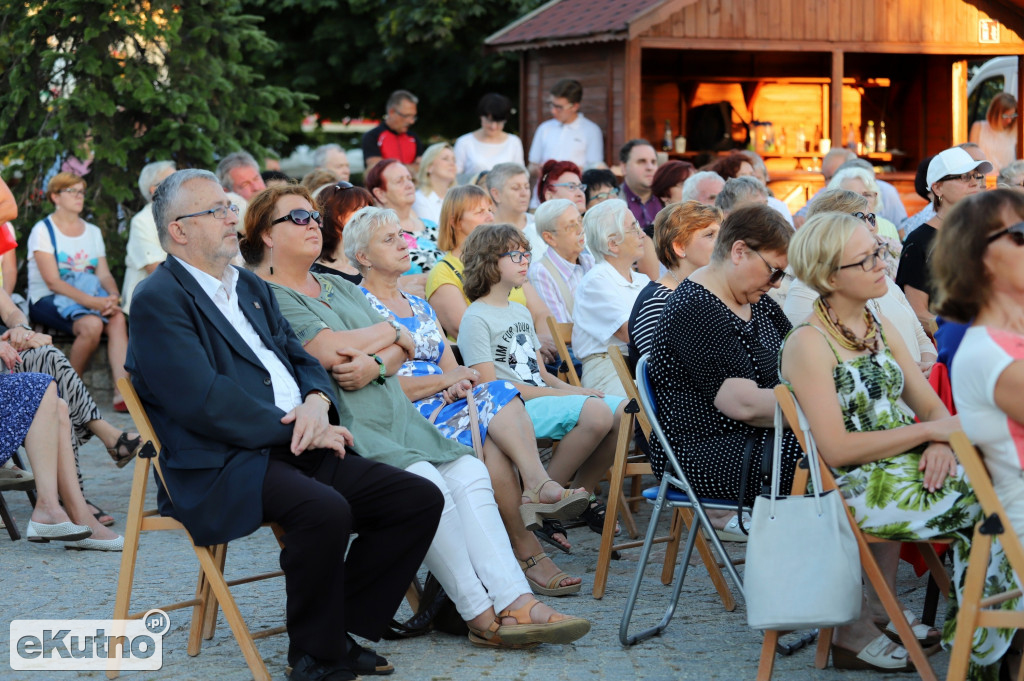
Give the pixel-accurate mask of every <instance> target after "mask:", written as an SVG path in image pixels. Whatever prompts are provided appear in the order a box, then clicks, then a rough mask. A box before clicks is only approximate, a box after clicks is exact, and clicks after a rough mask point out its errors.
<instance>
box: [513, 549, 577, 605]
mask: <svg viewBox="0 0 1024 681" xmlns="http://www.w3.org/2000/svg"><path fill="white" fill-rule="evenodd" d="M547 557H548V554H546V553H544V552H543V551H541V552H540V553H538V554H537V555H536V556H530V557H529V558H527V559H526V560H519V559H516V560H519V567H521V568H522V569H523V574H524V575H526V581H528V582H529V583H530V587H531V588H532V589H533V592H534V593H538V594H540V595H541V596H568V595H570V594H574V593H579V591H580V586H582V584H570V585H568V586H559V584H561V583H562V580H563V579H567V578H569V577H571V576H572V575H570V574H569V573H567V572H559V573H558V574H557V575H555V576H554V577H552V578H551V579H549V580H548V583H547V586H545V585H542V584H541V583H540V582H538V581H536V580H535V579H533V578H532V577H530V575H527V574H526V571H527V570H529V569H530V568H532V567H535V566H536V565H537V564H538V563H539V562H540V561H542V560H544V559H545V558H547Z"/></svg>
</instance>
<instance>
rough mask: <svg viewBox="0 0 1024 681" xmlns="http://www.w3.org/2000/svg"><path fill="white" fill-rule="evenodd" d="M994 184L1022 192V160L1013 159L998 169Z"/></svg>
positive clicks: (1023, 187)
mask: <svg viewBox="0 0 1024 681" xmlns="http://www.w3.org/2000/svg"><path fill="white" fill-rule="evenodd" d="M996 186H999V187H1005V188H1006V189H1013V190H1015V191H1018V192H1024V161H1014V162H1013V163H1011V164H1009V165H1008V166H1006V167H1004V168H1003V169H1002V170H1000V171H999V176H998V177H996Z"/></svg>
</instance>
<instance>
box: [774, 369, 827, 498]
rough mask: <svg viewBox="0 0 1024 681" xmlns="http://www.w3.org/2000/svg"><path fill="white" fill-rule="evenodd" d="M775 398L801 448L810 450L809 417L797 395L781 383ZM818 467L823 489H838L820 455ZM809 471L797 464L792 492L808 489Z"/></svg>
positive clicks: (801, 491)
mask: <svg viewBox="0 0 1024 681" xmlns="http://www.w3.org/2000/svg"><path fill="white" fill-rule="evenodd" d="M775 399H777V400H778V401H779V406H780V407H782V415H783V416H785V417H786V421H787V422H788V423H789V427H790V428H791V429H792V431H793V434H794V435H796V439H797V441H798V442H799V443H800V448H801V449H802V450H804V454H807V453H808V452H810V448H809V447H808V445H807V433H806V432H805V429H806V428H807V417H806V416H804V413H803V410H802V409H800V404H799V403H798V402H797V401H796V396H795V395H794V394H793V393H792V392H791V391H790V390H789V388H787V387H786V386H784V385H782V384H781V383H780V384H778V385H777V386H775ZM818 463H819V466H818V468H819V469H820V471H821V486H822V491H825V490H830V489H836V479H835V477H833V475H832V469H831V468H829V467H828V465H827V464H826V463H825V462H824V461H822V460H821V457H820V456H819V457H818ZM808 477H809V473H808V471H807V469H806V468H804V467H802V466H797V469H796V473H795V474H794V476H793V487H792V490H791V493H792V494H803V493H804V492H805V491H806V490H807V478H808Z"/></svg>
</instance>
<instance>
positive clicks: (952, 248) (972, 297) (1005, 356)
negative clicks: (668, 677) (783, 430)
mask: <svg viewBox="0 0 1024 681" xmlns="http://www.w3.org/2000/svg"><path fill="white" fill-rule="evenodd" d="M932 267H933V271H934V273H935V289H936V292H935V293H936V299H937V302H936V309H937V310H938V312H939V314H941V315H942V317H943V318H944V319H951V320H954V321H958V322H963V323H967V324H970V327H969V328H968V330H967V332H966V334H965V335H964V338H963V341H962V342H961V343H960V348H959V350H958V351H957V354H956V362H954V363H953V368H952V370H951V374H952V375H951V380H952V384H953V394H954V395H955V396H956V407H957V410H958V412H959V416H960V421H961V423H962V424H963V429H964V432H965V433H966V434H967V436H968V437H969V438H970V439H971V442H973V443H974V445H975V446H976V447H978V449H979V450H980V451H981V454H982V456H983V457H984V459H985V465H986V466H987V468H988V471H989V475H990V476H991V478H992V485H993V487H995V490H996V494H997V495H998V496H999V500H1000V501H1001V502H1002V504H1003V506H1004V507H1005V508H1006V513H1007V515H1008V516H1009V521H1010V524H1011V525H1012V526H1013V529H1014V530H1015V531H1016V533H1017V535H1018V536H1024V464H1022V463H1021V462H1022V461H1024V456H1022V452H1021V441H1020V435H1019V433H1020V432H1021V430H1022V429H1024V410H1022V409H1021V405H1022V402H1021V399H1020V395H1021V392H1022V391H1024V276H1022V274H1024V195H1022V194H1020V193H1019V192H1016V191H1013V190H1011V189H995V190H993V191H991V192H985V193H984V194H979V195H977V196H971V197H969V198H967V199H964V200H963V201H962V202H961V203H960V204H959V205H958V206H957V207H956V208H955V209H953V210H952V211H951V212H950V214H949V216H948V218H947V219H946V224H945V226H944V227H943V229H942V231H941V232H939V236H938V237H937V238H936V240H935V254H934V255H933V256H932ZM1019 607H1020V605H1019V604H1018V608H1019ZM995 633H996V634H997V636H995V637H993V638H994V640H996V642H997V645H998V647H999V648H1000V649H1003V650H1006V645H1007V643H1008V641H1007V638H1008V636H1007V633H1006V632H1005V631H1004V630H996V632H995ZM1021 638H1022V636H1021V634H1020V633H1019V632H1018V635H1017V639H1016V640H1015V641H1013V645H1012V648H1014V649H1016V651H1015V652H1016V655H1013V656H1011V655H1010V651H1007V655H1006V657H1007V658H1009V660H1010V661H1011V662H1012V665H1011V668H1010V669H1009V671H1010V676H1009V677H1008V678H1017V676H1016V674H1017V669H1016V667H1017V666H1018V665H1019V664H1020V648H1021V643H1022V641H1021V640H1020V639H1021Z"/></svg>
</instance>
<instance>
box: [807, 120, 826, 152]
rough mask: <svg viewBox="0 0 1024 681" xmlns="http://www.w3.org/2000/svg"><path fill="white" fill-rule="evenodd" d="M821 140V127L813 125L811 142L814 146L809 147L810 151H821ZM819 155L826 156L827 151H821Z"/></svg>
mask: <svg viewBox="0 0 1024 681" xmlns="http://www.w3.org/2000/svg"><path fill="white" fill-rule="evenodd" d="M821 139H822V137H821V126H820V125H815V126H814V140H813V142H814V145H813V146H812V147H811V149H816V150H820V149H821ZM821 153H823V154H827V153H828V152H827V151H822V152H821Z"/></svg>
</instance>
